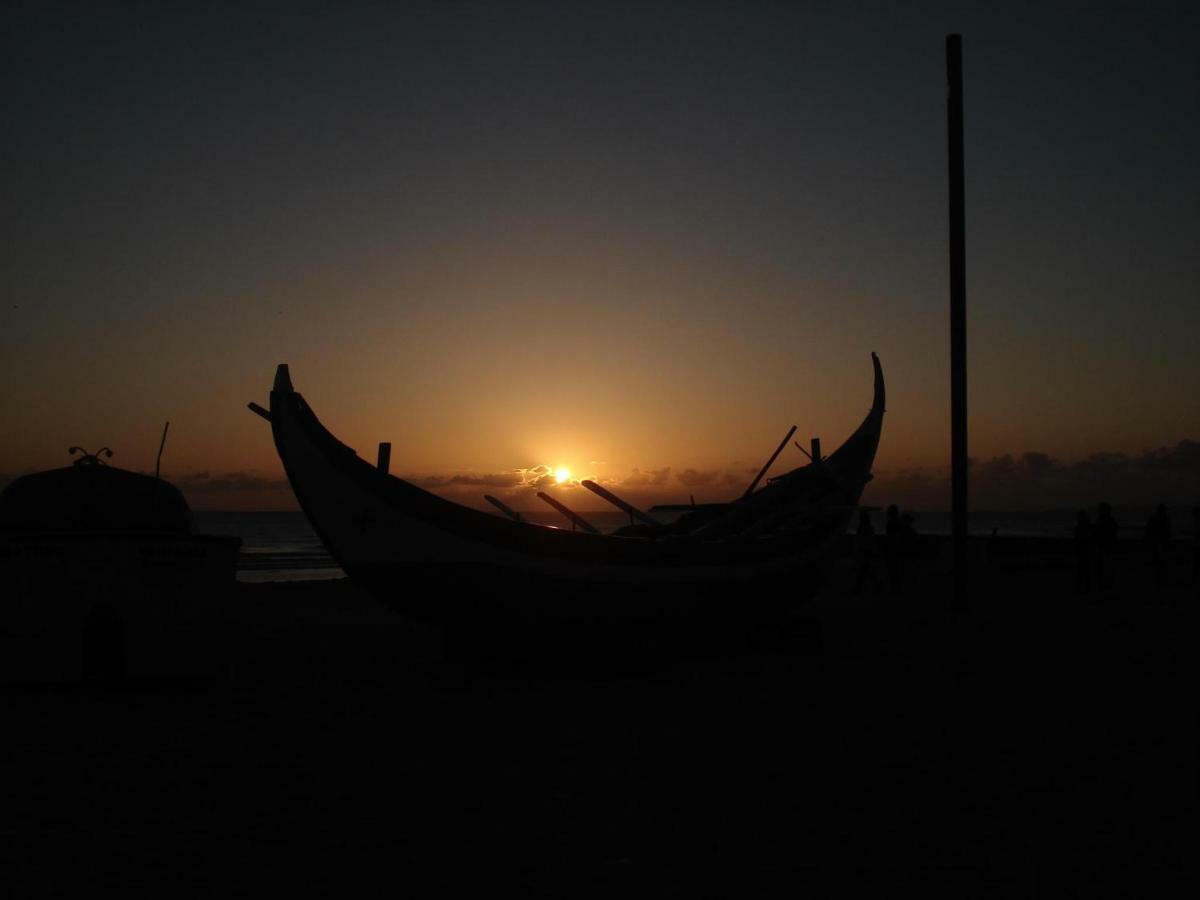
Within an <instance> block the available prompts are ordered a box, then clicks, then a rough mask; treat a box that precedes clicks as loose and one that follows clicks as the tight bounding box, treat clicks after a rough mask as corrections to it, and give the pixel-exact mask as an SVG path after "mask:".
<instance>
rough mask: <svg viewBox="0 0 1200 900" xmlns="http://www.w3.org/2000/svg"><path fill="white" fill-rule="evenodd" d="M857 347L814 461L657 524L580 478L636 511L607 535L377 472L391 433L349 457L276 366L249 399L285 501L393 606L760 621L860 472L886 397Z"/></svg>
mask: <svg viewBox="0 0 1200 900" xmlns="http://www.w3.org/2000/svg"><path fill="white" fill-rule="evenodd" d="M871 358H872V363H873V366H874V398H873V402H872V405H871V408H870V411H869V412H868V413H867V415H866V417H865V418H864V419H863V421H862V424H861V425H859V427H858V428H857V429H856V430H855V431H854V432H853V434H851V435H850V436H849V437H848V438H847V439H846V440H845V442H844V443H843V444H842V445H841V446H840V447H839V448H838V449H837V450H835V451H834V452H833V453H831V454H829V455H828V456H824V457H823V456H821V455H820V451H819V444H818V443H817V442H815V441H814V450H815V453H814V454H813V455H812V457H811V459H810V462H809V464H808V465H805V466H802V467H799V468H796V469H793V470H791V471H789V472H787V473H786V474H783V475H780V476H779V477H776V478H773V479H770V480H769V481H768V482H767V483H766V484H765V485H764V486H763V487H761V488H757V482H758V480H759V479H756V480H755V484H753V485H751V487H750V489H748V490H747V491H746V493H745V494H744V495H743V496H742V497H741V498H739V499H738V500H735V501H733V502H730V503H717V504H704V505H702V506H697V507H694V508H692V507H689V508H688V509H687V510H686V511H684V513H683V515H682V516H680V517H679V518H678V520H676V521H674V522H672V523H670V524H660V523H659V522H658V520H656V519H655V518H654V517H653V516H651V515H648V514H645V513H641V512H640V511H639V510H636V509H633V508H632V507H631V506H629V504H626V503H624V501H622V500H620V498H617V497H615V495H612V494H611V492H609V491H607V490H606V489H603V488H601V487H600V486H598V485H594V484H590V485H587V486H589V487H591V489H592V490H594V491H596V492H597V493H599V494H600V495H601V496H605V495H607V496H605V499H608V500H610V502H614V503H615V504H616V505H618V506H620V507H621V508H623V509H626V511H627V512H630V514H631V519H633V518H637V519H638V520H639V523H638V524H631V525H630V526H627V527H625V528H621V529H618V530H617V531H615V532H613V533H609V534H602V533H599V531H598V530H596V529H594V528H584V529H582V530H576V529H572V530H568V529H566V528H554V527H551V526H547V525H541V524H537V523H532V522H527V521H524V519H523V518H522V517H521V516H520V515H519V514H518V513H514V512H513V511H512V510H510V509H508V508H507V507H506V506H505V505H504V504H503V503H499V504H498V508H499V509H500V512H501V515H496V514H492V513H490V512H484V511H481V510H477V509H472V508H470V507H467V506H463V505H461V504H458V503H454V502H452V501H450V500H447V499H445V498H443V497H439V496H437V495H436V494H433V493H430V492H429V491H426V490H424V489H422V488H420V487H418V486H417V485H414V484H412V483H411V482H409V481H405V480H404V479H402V478H398V477H396V476H394V475H391V474H389V473H388V471H387V468H388V458H389V457H390V449H391V447H390V444H387V445H381V446H380V458H379V462H378V463H377V464H375V465H372V464H371V463H370V462H369V461H367V460H364V459H362V458H360V457H359V456H358V455H357V454H356V453H355V452H354V450H353V449H351V448H350V447H348V446H346V445H345V444H343V443H342V442H341V441H339V440H338V439H337V438H336V437H334V435H333V434H331V433H330V432H329V431H328V430H327V429H326V428H325V427H324V426H323V425H322V424H321V422H320V420H319V419H318V418H317V415H316V413H315V412H314V411H313V410H312V408H311V407H310V406H309V404H308V403H307V402H306V401H305V399H304V397H303V396H302V395H301V394H300V393H299V392H297V391H296V390H295V388H294V387H293V385H292V380H291V375H290V372H289V370H288V366H287V365H286V364H281V365H279V366H278V368H277V370H276V373H275V380H274V385H273V389H272V391H271V403H270V409H269V411H268V410H266V409H263V408H262V407H261V406H258V405H257V404H250V408H251V409H252V410H253V411H255V412H256V413H258V414H259V415H260V416H262V417H263V418H265V419H268V420H269V421H270V423H271V432H272V435H273V437H274V441H275V448H276V450H277V452H278V454H279V458H280V460H281V461H282V463H283V467H284V470H285V472H286V473H287V477H288V480H289V482H290V483H291V486H292V489H293V491H294V492H295V495H296V499H297V500H298V501H299V504H300V507H301V509H302V510H303V511H304V513H305V514H306V515H307V517H308V519H309V521H310V523H311V524H312V526H313V529H314V530H315V531H316V533H317V534H318V535H319V536H320V538H321V540H322V541H323V542H324V543H325V545H326V547H327V548H328V549H329V552H330V554H331V555H332V556H333V557H334V559H336V560H337V562H338V564H339V565H340V566H341V567H342V568H343V569H344V570H345V572H346V573H347V575H349V577H350V578H352V579H354V580H356V581H358V582H360V583H362V584H363V585H365V586H367V587H368V588H370V589H371V590H372V591H373V592H374V593H375V594H376V595H377V596H378V597H379V598H380V599H381V600H383V601H384V602H385V603H387V604H388V605H390V606H393V607H395V608H396V609H398V610H400V611H401V612H404V613H406V614H408V615H411V616H414V617H417V618H423V619H431V620H447V619H464V618H465V619H472V620H479V619H497V620H503V619H511V618H513V617H517V618H528V619H537V620H542V619H551V620H554V619H565V620H596V619H629V618H633V619H669V618H674V617H686V618H704V617H714V618H718V619H722V618H728V617H731V616H738V617H750V618H759V619H763V618H769V617H773V616H777V615H787V614H788V613H789V612H790V611H791V610H792V609H794V607H795V606H796V604H797V603H799V602H800V601H802V600H803V599H806V598H807V597H809V596H811V594H812V593H813V592H814V591H815V590H816V589H817V588H818V587H819V586H820V585H821V583H822V582H823V581H824V579H825V577H826V575H827V574H828V570H829V567H830V565H831V564H832V562H833V558H834V555H835V552H836V549H837V546H838V543H839V540H840V538H841V537H842V535H843V534H844V532H845V530H846V527H847V525H848V523H849V521H850V519H851V517H852V516H853V515H854V512H855V510H856V509H857V508H858V503H859V499H860V496H861V493H862V489H863V487H864V485H865V484H866V483H867V482H868V481H869V480H870V478H871V467H872V465H873V463H874V459H875V453H876V450H877V448H878V446H879V438H880V433H881V430H882V425H883V413H884V399H885V388H884V379H883V371H882V368H881V366H880V364H879V359H878V357H877V356H876V355H875V354H871ZM793 430H794V429H793ZM789 438H790V433H789ZM785 442H786V439H785ZM782 447H783V445H782V444H781V445H780V449H782ZM778 452H779V451H778V450H777V451H776V454H778ZM773 459H774V457H772V460H773ZM768 465H770V463H768ZM766 468H767V467H766V466H764V469H763V472H760V478H761V476H762V474H764V473H765V470H766ZM489 499H491V500H493V502H494V503H495V502H496V501H495V500H494V498H489ZM556 505H557V506H561V504H556ZM564 509H565V508H564ZM656 509H664V507H658V508H656ZM654 511H655V509H652V510H651V512H654ZM564 514H566V515H568V518H571V517H572V516H573V517H574V520H573V522H574V524H586V523H585V520H583V517H582V516H579V515H578V514H577V513H574V512H573V511H570V510H565V513H564ZM634 514H637V515H636V516H635V515H634Z"/></svg>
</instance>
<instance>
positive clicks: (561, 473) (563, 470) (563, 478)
mask: <svg viewBox="0 0 1200 900" xmlns="http://www.w3.org/2000/svg"><path fill="white" fill-rule="evenodd" d="M554 480H555V482H557V483H558V484H564V483H565V482H568V481H570V480H571V470H570V469H568V468H567V467H566V466H558V467H557V468H556V469H555V470H554Z"/></svg>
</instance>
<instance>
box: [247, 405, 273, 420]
mask: <svg viewBox="0 0 1200 900" xmlns="http://www.w3.org/2000/svg"><path fill="white" fill-rule="evenodd" d="M246 409H248V410H250V412H252V413H254V414H255V415H256V416H262V417H263V418H264V419H266V420H267V421H268V422H270V421H271V414H270V413H269V412H267V410H265V409H263V408H262V407H261V406H259V405H258V404H257V403H255V402H254V401H253V400H251V401H250V402H249V403H247V404H246Z"/></svg>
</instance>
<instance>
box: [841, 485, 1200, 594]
mask: <svg viewBox="0 0 1200 900" xmlns="http://www.w3.org/2000/svg"><path fill="white" fill-rule="evenodd" d="M885 522H886V524H885V530H884V533H883V535H882V540H880V535H878V534H877V533H876V531H875V526H874V524H873V523H872V522H871V513H870V511H868V510H865V509H863V510H859V514H858V530H857V532H856V534H855V535H854V543H853V550H854V559H855V562H856V568H857V576H856V578H855V581H854V587H853V588H852V589H851V591H850V593H851V594H852V595H857V594H859V593H861V592H862V590H863V588H864V587H865V586H866V583H867V582H868V581H870V582H871V589H872V591H873V592H874V593H876V594H879V593H882V592H883V591H884V590H885V589H886V590H887V593H888V594H890V595H892V596H896V597H898V596H902V595H903V594H904V593H905V592H906V591H911V590H913V589H914V587H915V583H914V577H915V566H914V565H913V560H914V557H915V556H916V551H917V530H916V525H915V519H914V517H913V515H912V514H911V513H901V511H900V508H899V507H898V506H896V505H895V504H893V505H891V506H889V507H888V508H887V514H886V519H885ZM1120 530H1121V526H1120V525H1119V524H1118V523H1117V520H1116V518H1115V517H1114V515H1113V509H1112V505H1111V504H1109V503H1107V502H1102V503H1100V504H1098V505H1097V506H1096V513H1095V518H1093V517H1092V514H1091V513H1089V512H1088V511H1087V510H1082V509H1081V510H1079V512H1078V513H1077V514H1076V518H1075V528H1074V541H1073V545H1074V553H1075V589H1076V592H1077V593H1079V594H1080V595H1082V596H1086V597H1091V598H1092V600H1093V602H1096V603H1099V602H1101V601H1102V600H1104V599H1105V598H1106V597H1108V596H1110V595H1111V594H1112V593H1113V591H1114V588H1115V585H1114V580H1115V568H1116V561H1115V558H1116V555H1117V547H1118V535H1119V532H1120ZM994 533H995V531H994V530H993V534H994ZM1191 538H1192V540H1191V543H1192V566H1191V579H1190V581H1191V584H1192V585H1193V586H1196V587H1198V588H1200V506H1196V507H1193V508H1192V535H1191ZM1171 541H1172V529H1171V513H1170V510H1168V508H1167V506H1166V505H1165V504H1161V503H1160V504H1159V505H1158V507H1157V508H1156V509H1155V510H1154V512H1153V513H1152V514H1151V515H1150V517H1149V518H1148V519H1147V520H1146V527H1145V531H1144V534H1143V543H1144V547H1145V550H1146V553H1147V562H1148V563H1149V565H1150V567H1151V568H1152V570H1153V573H1154V574H1153V577H1154V585H1155V587H1156V588H1162V587H1164V586H1165V585H1166V584H1167V582H1168V570H1169V566H1170V564H1171V559H1172V553H1171ZM1176 558H1178V556H1176ZM881 569H882V571H881Z"/></svg>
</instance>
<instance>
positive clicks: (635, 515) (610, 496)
mask: <svg viewBox="0 0 1200 900" xmlns="http://www.w3.org/2000/svg"><path fill="white" fill-rule="evenodd" d="M579 483H580V484H582V485H583V486H584V487H585V488H587V489H588V490H589V491H591V492H592V493H593V494H595V495H596V496H597V497H600V498H601V499H603V500H607V501H608V502H609V503H611V504H612V505H613V506H615V507H616V508H617V509H619V510H621V511H622V512H625V513H628V514H629V518H630V519H640V520H641V521H643V522H645V523H646V524H647V525H651V526H653V527H655V528H661V527H662V522H660V521H658V520H657V519H655V518H654V516H650V515H647V514H646V513H644V512H642V511H641V510H640V509H638V508H637V507H636V506H634V505H633V504H632V503H626V502H625V501H624V500H622V499H621V498H620V497H618V496H617V495H616V494H614V493H613V492H612V491H610V490H607V489H606V488H602V487H600V485H598V484H596V482H594V481H589V480H587V479H584V480H583V481H581V482H579ZM630 524H631V525H632V524H633V523H632V522H630Z"/></svg>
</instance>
